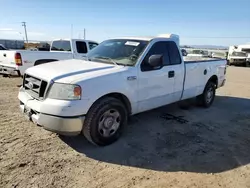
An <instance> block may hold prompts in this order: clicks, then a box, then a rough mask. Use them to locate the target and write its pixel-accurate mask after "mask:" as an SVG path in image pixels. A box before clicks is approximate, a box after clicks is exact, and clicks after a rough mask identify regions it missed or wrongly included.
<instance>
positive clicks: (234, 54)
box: [232, 52, 247, 57]
mask: <svg viewBox="0 0 250 188" xmlns="http://www.w3.org/2000/svg"><path fill="white" fill-rule="evenodd" d="M232 56H238V57H247V54H246V53H245V52H233V53H232Z"/></svg>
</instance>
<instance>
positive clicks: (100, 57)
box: [90, 56, 118, 65]
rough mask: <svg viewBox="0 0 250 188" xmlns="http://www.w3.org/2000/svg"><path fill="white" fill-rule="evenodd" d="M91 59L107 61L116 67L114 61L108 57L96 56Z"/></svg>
mask: <svg viewBox="0 0 250 188" xmlns="http://www.w3.org/2000/svg"><path fill="white" fill-rule="evenodd" d="M92 59H107V60H109V61H110V62H112V63H113V64H114V65H118V64H117V63H116V62H115V60H113V59H112V58H110V57H104V56H96V57H93V58H92ZM90 60H91V59H90Z"/></svg>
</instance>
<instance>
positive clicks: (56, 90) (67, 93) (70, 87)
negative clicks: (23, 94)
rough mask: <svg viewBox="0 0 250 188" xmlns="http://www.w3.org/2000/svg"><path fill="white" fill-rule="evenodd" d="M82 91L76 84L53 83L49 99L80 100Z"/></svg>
mask: <svg viewBox="0 0 250 188" xmlns="http://www.w3.org/2000/svg"><path fill="white" fill-rule="evenodd" d="M81 93H82V89H81V87H80V86H78V85H74V84H61V83H53V85H52V86H51V88H50V90H49V94H48V98H51V99H60V100H80V99H81Z"/></svg>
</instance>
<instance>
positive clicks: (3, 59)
mask: <svg viewBox="0 0 250 188" xmlns="http://www.w3.org/2000/svg"><path fill="white" fill-rule="evenodd" d="M15 53H16V51H11V50H1V51H0V65H3V66H5V65H6V66H10V65H15V58H14V57H15Z"/></svg>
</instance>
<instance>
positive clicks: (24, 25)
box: [22, 22, 29, 43]
mask: <svg viewBox="0 0 250 188" xmlns="http://www.w3.org/2000/svg"><path fill="white" fill-rule="evenodd" d="M22 26H23V27H24V32H25V37H26V42H27V43H28V42H29V41H28V35H27V29H26V22H22Z"/></svg>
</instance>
